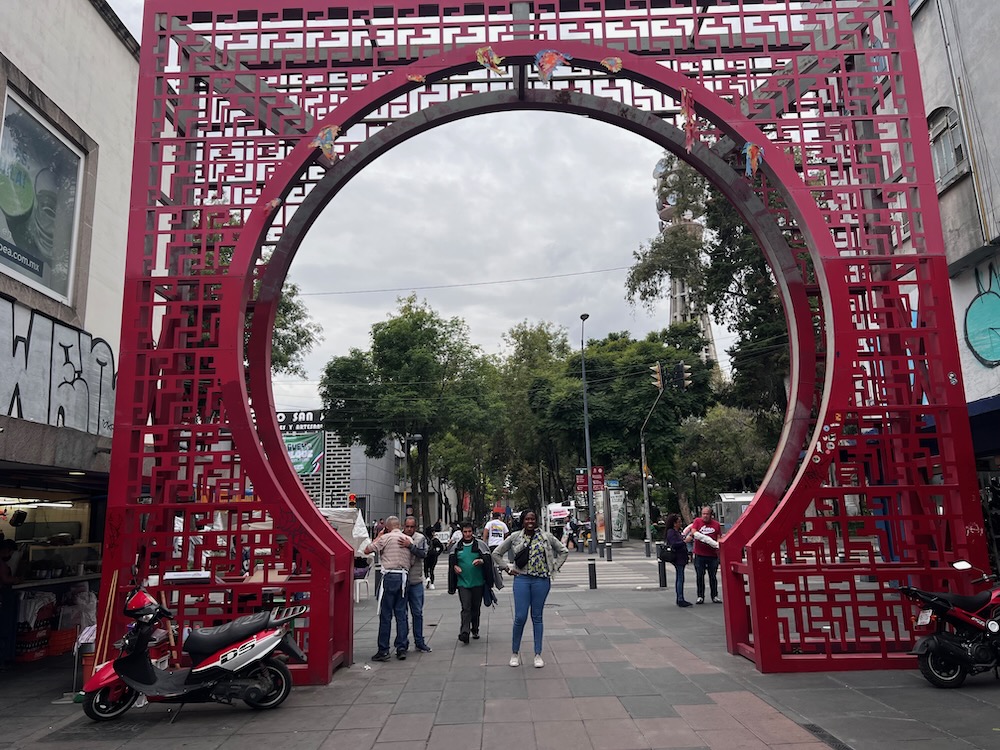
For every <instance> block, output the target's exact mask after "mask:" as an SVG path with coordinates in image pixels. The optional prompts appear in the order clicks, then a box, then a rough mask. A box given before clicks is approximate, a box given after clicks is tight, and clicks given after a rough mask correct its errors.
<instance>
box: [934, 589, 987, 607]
mask: <svg viewBox="0 0 1000 750" xmlns="http://www.w3.org/2000/svg"><path fill="white" fill-rule="evenodd" d="M935 596H938V597H941V598H942V599H945V600H947V601H948V602H950V603H951V606H953V607H958V609H964V610H965V611H966V612H978V611H979V610H981V609H982V608H983V607H985V606H986V605H987V604H988V603H989V601H990V599H991V598H992V597H993V592H992V591H980V592H979V593H978V594H975V595H973V596H961V595H960V594H935Z"/></svg>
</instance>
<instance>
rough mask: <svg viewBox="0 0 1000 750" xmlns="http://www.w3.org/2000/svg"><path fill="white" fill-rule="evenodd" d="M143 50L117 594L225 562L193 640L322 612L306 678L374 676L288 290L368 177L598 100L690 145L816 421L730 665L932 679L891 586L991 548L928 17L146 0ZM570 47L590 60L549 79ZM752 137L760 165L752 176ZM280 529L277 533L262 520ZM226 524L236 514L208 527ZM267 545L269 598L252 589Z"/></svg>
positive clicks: (863, 7) (111, 523) (111, 596)
mask: <svg viewBox="0 0 1000 750" xmlns="http://www.w3.org/2000/svg"><path fill="white" fill-rule="evenodd" d="M897 6H898V7H897ZM143 42H144V44H143V52H142V62H141V76H142V78H141V83H140V93H139V105H138V117H137V128H136V133H137V139H136V156H135V169H134V181H133V198H132V221H131V227H130V240H129V253H128V262H127V278H126V294H125V311H124V321H125V323H124V327H123V328H124V330H123V336H122V367H121V372H120V378H121V387H120V388H119V389H118V393H119V396H118V404H117V420H116V427H117V429H116V431H115V443H114V454H113V456H114V461H113V466H112V472H113V481H112V494H111V498H110V507H109V517H108V535H107V542H108V547H109V559H117V561H118V569H119V573H117V574H115V576H114V577H109V578H108V579H107V580H106V581H105V583H104V590H103V592H102V594H103V601H104V602H111V601H115V602H117V601H119V597H118V596H117V595H118V594H120V592H121V589H122V587H123V585H124V584H125V578H126V577H127V576H126V574H125V571H126V570H127V569H128V567H129V566H131V564H132V563H133V561H135V560H138V562H139V566H140V568H141V569H142V572H143V573H144V574H145V573H149V574H162V573H165V572H166V571H169V570H171V569H184V568H191V567H193V568H207V569H209V570H210V571H211V576H212V577H211V582H210V583H207V584H203V585H193V584H192V585H185V586H182V587H180V588H179V589H178V588H176V587H175V588H171V589H170V591H171V594H170V596H171V598H172V599H173V600H175V601H176V602H177V603H178V604H179V609H180V613H181V618H182V620H183V624H185V625H187V624H198V623H199V622H212V621H215V620H216V619H224V618H226V617H229V616H231V615H234V614H237V613H240V612H244V611H248V610H250V609H252V608H254V607H257V606H262V605H263V604H264V603H265V599H267V598H274V597H275V596H278V597H290V596H293V595H296V594H298V595H300V596H304V597H308V599H309V601H310V603H311V604H312V612H311V614H310V617H309V620H308V622H307V623H304V625H305V627H304V628H300V633H302V634H303V640H304V645H305V646H306V647H307V648H308V650H309V654H310V665H309V667H308V668H307V670H305V671H304V673H302V674H300V676H302V677H303V678H304V679H308V680H311V681H323V680H326V679H329V676H330V672H331V670H332V668H333V666H334V665H335V664H336V663H337V662H338V661H342V660H344V659H349V654H350V651H351V604H350V574H349V571H350V568H351V562H350V556H351V552H350V549H349V548H348V547H347V546H346V545H345V544H344V543H343V542H342V541H341V540H340V539H339V537H337V536H336V535H335V534H334V533H332V532H331V531H330V530H329V528H328V527H327V526H326V524H325V523H323V522H322V521H321V520H320V518H319V517H318V515H317V514H316V512H315V510H314V509H313V508H312V506H311V505H310V503H309V500H308V497H307V496H306V494H305V492H304V491H303V489H302V487H301V485H300V484H299V482H298V480H297V478H296V477H295V475H294V474H293V473H292V471H291V469H290V466H289V465H288V462H287V459H286V457H285V450H284V447H283V444H282V441H281V438H280V435H279V433H278V429H277V425H276V424H275V423H274V420H273V419H272V418H271V416H270V415H271V414H273V413H274V409H273V403H272V397H271V391H270V380H269V343H270V327H271V325H272V322H273V319H274V313H275V306H276V303H277V298H278V294H279V293H280V289H281V284H282V281H283V279H284V278H285V275H286V272H287V270H288V267H289V264H290V263H291V261H292V258H293V257H294V254H295V250H296V248H297V247H298V245H299V243H300V242H301V240H302V237H303V236H304V235H305V233H306V232H307V231H308V228H309V226H310V225H311V223H312V222H313V220H314V219H315V217H316V216H317V214H318V212H319V211H321V210H322V208H323V207H324V206H325V205H326V203H327V202H329V201H330V200H331V199H332V198H333V196H334V195H335V194H336V192H337V191H338V190H339V189H340V188H341V187H342V186H343V185H344V184H345V183H346V182H347V181H348V180H349V179H350V178H351V177H352V176H353V175H354V174H356V173H357V172H358V171H359V170H360V169H362V168H363V167H364V166H365V164H366V163H368V162H369V161H370V160H371V159H373V158H375V157H377V156H378V154H379V153H381V152H382V151H384V150H385V149H387V148H389V147H390V146H391V145H393V144H394V143H398V142H399V141H400V140H401V139H405V138H410V137H413V136H415V135H417V134H419V133H420V132H422V131H423V130H426V129H429V128H431V127H435V126H437V125H440V124H442V123H445V122H448V121H450V120H454V119H458V118H461V117H468V116H472V115H476V114H481V113H485V112H491V111H498V110H504V109H507V110H509V109H527V108H540V109H550V110H556V111H564V112H576V113H582V114H586V115H588V116H591V117H595V118H598V119H602V120H605V121H607V122H611V123H614V124H616V125H619V126H621V127H624V128H628V129H630V130H633V131H635V132H638V133H641V134H643V135H645V136H646V137H648V138H650V139H651V140H653V141H655V142H657V143H659V144H661V145H662V146H663V147H664V148H667V149H670V150H671V151H673V152H674V153H676V154H678V155H679V156H680V157H681V158H683V159H685V160H686V161H688V162H689V163H691V164H692V165H694V166H695V167H696V168H698V169H699V170H700V171H702V172H703V173H704V174H705V175H706V176H707V177H708V178H709V179H710V180H712V181H713V182H714V183H715V184H716V185H717V186H718V187H719V188H721V189H722V190H723V192H724V193H725V194H726V195H727V196H728V197H729V198H730V200H732V201H733V203H734V205H735V206H736V208H737V209H738V210H739V211H740V212H741V214H742V215H743V216H744V218H745V219H746V220H747V222H748V224H749V225H750V226H751V227H752V229H753V230H754V232H755V233H756V235H757V237H758V239H759V241H760V243H761V247H762V251H763V252H764V253H765V254H766V255H767V257H768V259H769V261H770V263H771V266H772V269H773V271H774V275H775V278H776V280H777V282H778V285H779V289H780V291H781V294H782V299H783V302H784V305H785V311H786V317H787V320H788V326H789V333H790V340H791V342H792V355H793V356H792V360H793V369H792V373H791V379H790V399H789V401H790V404H791V406H790V408H789V412H788V415H787V420H786V426H785V431H784V435H783V438H782V443H781V445H780V446H779V448H778V451H777V453H776V455H775V459H774V462H773V464H772V466H771V469H770V472H769V474H768V476H767V478H766V480H765V482H764V484H763V485H762V486H761V488H760V490H759V491H758V493H757V497H756V499H755V501H754V503H753V505H752V506H751V508H750V509H749V510H748V512H747V513H745V514H744V516H743V517H742V518H741V519H740V521H739V522H738V523H737V525H736V526H735V527H734V528H733V529H732V530H731V531H730V532H729V534H728V536H727V538H726V540H725V542H724V544H723V547H722V557H723V582H724V588H725V599H726V605H725V606H726V619H727V632H728V639H729V646H730V649H731V650H732V651H733V652H734V653H741V654H744V655H746V656H748V657H749V658H752V659H753V660H754V661H755V662H756V664H757V665H758V667H759V668H761V669H763V670H769V671H773V670H808V669H846V668H859V667H875V666H886V665H891V664H901V665H903V664H905V665H909V661H908V660H905V659H903V658H901V657H902V655H903V654H904V653H905V651H906V650H907V648H908V647H909V645H910V642H911V640H912V637H911V634H910V632H909V615H910V614H911V613H910V612H909V611H908V610H907V609H906V606H905V605H904V604H903V603H901V602H900V600H899V597H898V596H897V595H896V594H895V593H894V591H893V585H894V584H895V583H896V582H899V581H902V580H911V581H920V582H923V583H924V584H925V585H928V586H930V585H944V584H945V582H946V581H951V582H952V583H953V584H955V585H957V583H956V582H955V581H954V580H952V577H951V571H950V569H949V568H948V567H947V562H948V561H949V560H950V559H952V558H954V557H965V558H968V559H971V560H972V561H973V562H974V563H977V564H982V563H983V562H984V554H985V549H984V545H982V533H981V529H982V523H981V511H980V509H979V502H978V499H977V494H976V482H975V476H974V474H973V466H972V462H971V460H970V458H969V457H970V456H971V455H972V452H971V442H970V437H969V433H968V426H967V418H966V416H965V402H964V397H963V391H962V384H961V372H960V369H959V361H958V355H957V351H958V350H957V341H956V334H955V325H954V321H953V319H952V308H951V302H950V294H949V286H948V275H947V271H946V266H945V258H944V254H943V247H942V235H941V227H940V221H939V216H938V213H937V205H936V193H935V189H934V179H933V173H932V169H931V162H930V153H929V150H928V146H927V142H928V137H927V127H926V121H925V115H924V112H923V108H922V102H921V96H920V85H919V79H918V77H917V67H916V55H915V52H914V48H913V40H912V35H911V30H910V22H909V10H908V7H907V5H906V3H900V2H898V0H897V1H896V2H893V0H831V1H830V2H820V3H814V2H797V1H795V0H788V1H787V2H782V1H780V0H761V1H760V2H751V0H742V1H740V2H737V1H736V0H727V1H726V2H722V1H721V0H720V1H719V2H712V1H710V0H704V1H701V2H691V1H690V0H685V1H683V2H682V1H681V0H606V1H604V2H602V1H600V0H593V1H590V0H583V1H577V0H566V1H563V2H535V3H528V2H497V3H487V4H480V3H474V4H462V3H453V4H435V3H393V4H391V5H390V4H386V5H378V4H373V3H364V2H354V3H340V4H334V5H332V4H331V3H330V2H329V0H323V1H322V2H320V1H319V0H316V1H310V2H305V1H303V2H298V3H288V2H284V1H282V2H277V0H270V1H269V2H257V3H251V2H236V1H234V0H213V2H208V1H207V0H201V1H200V2H195V1H193V0H148V2H147V6H146V21H145V27H144V30H143ZM546 50H550V51H554V52H555V53H558V54H559V55H562V57H563V59H564V60H565V63H564V64H563V65H561V66H559V67H556V68H555V69H554V71H549V70H548V69H546V68H545V63H546V61H549V62H552V61H555V60H557V59H558V58H557V57H556V56H555V55H553V54H546V53H545V51H546ZM538 53H542V54H541V55H540V56H539V60H538V62H540V63H541V65H538V64H536V55H537V54H538ZM682 98H683V99H684V100H685V101H693V107H694V112H695V113H696V115H697V118H698V120H697V124H696V126H695V127H694V128H693V129H692V128H691V127H688V130H687V135H688V136H689V137H690V138H691V139H692V140H691V141H690V142H688V143H686V141H685V135H686V134H685V130H684V126H685V124H686V120H687V119H688V117H687V115H686V114H685V113H684V112H683V111H682V108H681V106H680V103H681V101H682ZM745 144H752V145H754V146H758V147H762V148H763V159H762V162H759V163H758V167H759V168H758V169H757V170H753V169H751V170H750V174H749V175H748V176H744V166H745V163H746V161H747V156H746V155H745V154H744V151H745V150H750V151H753V149H745V148H744V147H745ZM687 145H690V146H691V147H690V150H688V149H687V148H686V146H687ZM637 179H640V176H637ZM643 179H644V178H643ZM907 232H908V236H907ZM341 251H343V252H350V251H351V248H342V249H341ZM262 254H264V257H268V258H269V260H268V261H267V262H266V263H265V262H263V261H262ZM268 254H269V255H268ZM373 270H374V269H373ZM245 360H246V361H247V362H249V363H251V364H250V366H249V367H247V366H245V365H244V361H245ZM251 486H252V489H253V492H252V494H251V491H250V490H251ZM265 511H266V512H267V514H269V516H270V517H272V518H273V519H274V529H273V530H270V529H263V530H262V529H260V527H259V525H258V526H254V525H253V524H255V523H258V524H259V523H260V522H261V521H262V520H263V519H264V518H265V516H264V513H265ZM175 514H178V517H179V518H181V519H183V520H182V521H181V530H179V531H174V527H173V523H174V521H173V518H174V515H175ZM204 514H212V517H213V519H214V520H215V521H216V522H217V524H218V525H219V526H220V527H221V528H219V529H218V530H215V531H210V532H199V531H198V530H197V529H195V528H194V527H193V526H192V525H191V523H192V521H191V519H192V518H194V517H198V516H202V515H204ZM279 532H280V533H282V534H284V535H285V536H286V537H287V542H286V543H285V544H283V545H279V544H278V541H277V540H276V538H275V535H276V534H277V533H279ZM175 537H176V538H177V539H176V544H175ZM112 555H113V556H114V557H111V556H112ZM244 557H249V559H250V567H251V568H254V566H255V565H256V564H258V563H259V564H260V566H261V572H260V573H259V574H258V575H259V576H264V577H266V580H265V581H264V582H246V581H245V580H244V579H243V577H242V573H243V570H242V569H241V566H242V563H241V560H242V559H243V558H244ZM293 565H294V566H295V569H296V570H295V572H296V575H293V576H291V577H289V578H286V577H285V574H287V573H288V571H289V570H290V569H291V567H292V566H293ZM282 566H283V567H284V570H283V571H282V570H281V568H282ZM108 619H109V618H108V617H104V618H103V619H102V622H104V621H106V620H108Z"/></svg>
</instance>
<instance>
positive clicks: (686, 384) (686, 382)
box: [678, 359, 691, 388]
mask: <svg viewBox="0 0 1000 750" xmlns="http://www.w3.org/2000/svg"><path fill="white" fill-rule="evenodd" d="M678 368H679V370H680V377H679V381H680V386H681V388H690V387H691V365H686V364H684V360H683V359H682V360H681V362H680V364H679V365H678Z"/></svg>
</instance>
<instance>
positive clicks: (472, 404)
mask: <svg viewBox="0 0 1000 750" xmlns="http://www.w3.org/2000/svg"><path fill="white" fill-rule="evenodd" d="M398 303H399V308H398V310H397V311H396V313H395V314H394V315H392V316H390V317H389V318H388V319H387V320H385V321H383V322H380V323H376V324H374V325H373V326H372V328H371V341H372V346H371V349H370V350H369V351H367V352H363V351H360V350H358V349H352V350H351V351H350V353H349V354H348V355H347V356H342V357H334V358H333V359H332V360H331V361H330V362H329V363H328V364H327V366H326V368H325V371H324V374H323V377H322V379H321V381H320V396H321V398H322V400H323V407H324V410H325V411H324V413H325V417H324V425H325V426H326V428H327V429H330V430H332V431H334V432H336V433H337V434H338V437H339V439H340V441H341V443H342V444H344V445H350V444H351V443H355V442H357V443H360V444H362V445H364V446H365V452H366V453H367V454H368V455H369V456H371V457H380V456H383V455H385V453H386V451H387V449H388V443H387V440H389V439H392V438H393V437H395V438H398V439H400V440H404V439H405V438H406V436H412V435H420V438H419V439H411V440H410V443H411V445H413V446H414V447H415V453H416V457H415V460H413V461H412V471H410V472H409V476H411V477H413V478H414V479H415V480H416V484H417V486H418V494H419V497H420V513H419V515H420V517H421V518H423V519H424V520H425V521H426V520H428V519H430V518H431V512H430V507H429V484H430V450H431V446H432V444H433V443H434V442H435V441H436V440H438V439H439V438H441V437H443V436H444V435H446V434H448V433H449V432H452V433H453V434H456V436H457V437H459V439H461V434H462V431H463V429H465V428H466V427H467V426H468V425H473V424H485V423H487V422H488V420H489V419H490V416H489V415H490V414H491V410H492V409H493V408H494V407H493V405H492V401H491V400H492V398H493V396H494V395H495V393H496V389H495V388H492V389H491V388H490V386H489V383H488V381H489V379H490V377H491V367H490V364H489V362H488V361H486V360H485V359H484V358H483V357H482V355H481V353H480V351H479V349H478V348H477V347H475V346H473V345H472V344H471V343H470V341H469V334H468V329H467V327H466V325H465V323H464V321H462V320H461V319H459V318H451V319H447V320H446V319H444V318H442V317H441V315H440V314H438V313H437V312H436V311H435V310H433V309H432V308H431V307H430V306H429V305H428V304H427V303H426V302H421V303H418V302H417V299H416V297H415V296H413V295H411V296H410V297H407V298H405V299H400V300H399V301H398ZM406 460H407V461H411V457H410V456H407V457H406Z"/></svg>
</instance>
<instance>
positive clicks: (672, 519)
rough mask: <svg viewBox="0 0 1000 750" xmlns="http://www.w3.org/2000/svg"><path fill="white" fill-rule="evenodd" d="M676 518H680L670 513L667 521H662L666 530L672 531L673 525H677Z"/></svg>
mask: <svg viewBox="0 0 1000 750" xmlns="http://www.w3.org/2000/svg"><path fill="white" fill-rule="evenodd" d="M678 518H680V516H678V515H677V514H676V513H671V514H670V515H669V516H667V520H666V521H664V522H663V523H664V524H665V527H666V528H668V529H672V528H674V524H675V523H677V519H678Z"/></svg>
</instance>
